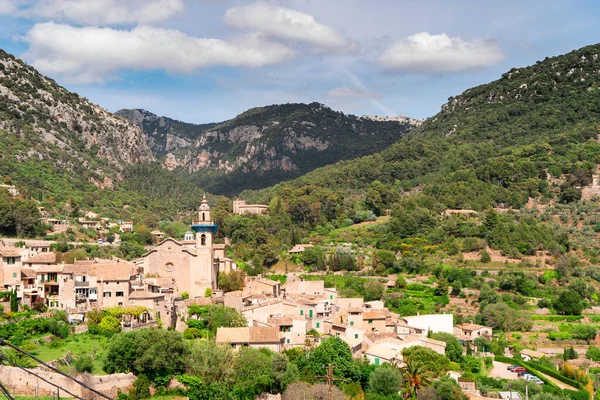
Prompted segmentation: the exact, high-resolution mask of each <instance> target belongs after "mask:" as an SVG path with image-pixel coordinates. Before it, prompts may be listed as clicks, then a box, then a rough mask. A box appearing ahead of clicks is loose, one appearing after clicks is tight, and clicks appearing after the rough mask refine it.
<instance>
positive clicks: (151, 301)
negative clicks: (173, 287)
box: [128, 290, 172, 325]
mask: <svg viewBox="0 0 600 400" xmlns="http://www.w3.org/2000/svg"><path fill="white" fill-rule="evenodd" d="M165 297H166V296H165V294H163V293H152V292H148V291H147V290H136V291H133V292H132V293H131V294H130V295H129V304H128V305H129V306H131V307H136V306H142V307H146V308H147V309H149V310H152V313H150V314H147V315H144V316H142V320H141V321H139V322H141V323H144V322H149V321H151V320H153V319H154V316H156V319H161V320H164V322H165V323H167V325H171V320H172V315H171V313H172V310H171V307H170V306H168V305H167V303H166V302H165Z"/></svg>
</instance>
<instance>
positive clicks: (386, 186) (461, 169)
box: [244, 45, 600, 213]
mask: <svg viewBox="0 0 600 400" xmlns="http://www.w3.org/2000/svg"><path fill="white" fill-rule="evenodd" d="M599 53H600V46H599V45H595V46H588V47H584V48H582V49H580V50H576V51H573V52H571V53H569V54H566V55H564V56H558V57H553V58H547V59H545V60H544V61H541V62H538V63H537V64H536V65H534V66H531V67H526V68H519V69H512V70H511V71H509V72H507V73H506V74H504V75H503V77H502V78H501V79H500V80H497V81H494V82H491V83H489V84H485V85H481V86H478V87H475V88H472V89H469V90H467V91H465V92H464V93H463V94H461V95H459V96H456V97H452V98H450V99H449V102H448V103H447V104H445V105H444V106H443V107H442V111H441V112H440V113H438V114H437V115H435V116H433V117H432V118H430V119H428V120H427V121H426V122H425V123H424V124H423V125H422V126H421V127H419V128H417V129H415V130H414V131H412V132H411V133H410V134H409V135H408V137H407V138H406V139H405V140H401V141H399V142H398V143H395V144H394V145H392V146H390V147H389V148H387V149H385V150H384V151H382V152H380V153H378V154H375V155H371V156H367V157H363V158H361V159H358V160H353V161H347V162H341V163H338V164H335V165H331V166H327V167H325V168H321V169H318V170H315V171H313V172H311V173H309V174H307V175H305V176H303V177H301V178H299V179H297V180H294V181H291V182H285V183H282V184H280V185H277V186H275V187H274V188H271V189H266V190H263V191H260V192H254V193H245V194H244V195H245V196H249V197H252V198H253V199H257V200H262V201H267V200H268V199H270V198H273V197H275V196H277V195H283V196H284V197H285V198H289V197H290V196H293V194H294V193H296V192H306V191H310V190H311V189H310V188H311V187H320V188H324V189H326V190H331V192H332V193H333V192H339V191H340V190H343V191H345V192H346V193H347V194H354V195H356V196H359V197H360V198H361V199H363V200H365V199H366V201H367V203H369V202H371V203H372V202H373V200H369V197H372V196H375V197H376V198H377V199H376V200H375V203H380V206H378V207H375V206H374V205H371V206H370V207H371V208H372V209H373V210H374V211H376V212H378V213H380V212H381V211H382V209H385V208H391V206H392V205H393V203H394V202H395V201H396V199H397V196H386V193H387V192H390V193H398V192H400V193H404V194H406V193H410V192H411V191H412V192H420V193H421V197H422V198H424V199H427V201H428V202H430V203H431V204H433V203H436V204H437V207H438V208H461V209H476V210H483V209H485V208H487V207H490V206H495V205H501V206H506V207H513V208H520V207H522V206H523V205H525V204H526V203H527V201H528V199H529V197H534V198H538V197H541V198H544V199H546V200H551V199H555V198H556V199H559V200H560V199H562V200H563V201H569V200H572V199H574V198H577V197H578V195H579V194H578V192H577V190H572V187H573V186H581V185H587V184H589V183H591V172H592V171H593V170H594V168H595V166H596V164H597V163H598V157H599V154H600V152H599V150H600V146H599V144H598V140H597V138H598V133H599V131H598V126H599V122H600V96H599V95H598V94H599V93H600V92H599V90H600V88H599V83H600V60H599V59H598V54H599ZM564 175H568V176H569V177H568V178H567V179H563V180H562V182H565V183H566V184H565V185H562V186H561V187H560V189H556V188H553V187H552V185H551V182H553V179H558V178H565V176H564ZM555 192H556V193H555ZM379 198H381V200H379Z"/></svg>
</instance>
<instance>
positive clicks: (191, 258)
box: [142, 196, 233, 298]
mask: <svg viewBox="0 0 600 400" xmlns="http://www.w3.org/2000/svg"><path fill="white" fill-rule="evenodd" d="M192 231H193V232H191V231H188V232H186V234H185V237H184V240H183V241H177V240H174V239H171V238H169V239H165V240H163V241H162V242H160V243H159V244H158V245H157V246H156V247H154V248H153V249H152V250H151V251H149V252H148V253H146V254H145V255H143V256H142V260H143V261H142V266H143V268H144V275H145V277H146V278H158V279H160V281H162V282H164V283H165V284H166V285H164V286H169V287H171V288H172V289H173V294H174V295H175V297H179V296H181V294H182V293H184V292H187V293H188V294H189V296H190V298H194V297H204V295H205V293H206V289H211V290H215V289H217V288H218V286H217V281H218V276H219V272H225V273H229V272H231V270H232V269H233V264H232V262H231V259H229V258H227V257H226V254H225V245H223V244H213V235H215V234H216V232H217V225H216V224H215V223H214V221H213V219H212V218H211V215H210V206H209V205H208V201H207V200H206V196H205V197H204V198H203V199H202V203H201V204H200V207H199V208H198V220H197V221H194V222H193V224H192ZM161 286H162V285H161Z"/></svg>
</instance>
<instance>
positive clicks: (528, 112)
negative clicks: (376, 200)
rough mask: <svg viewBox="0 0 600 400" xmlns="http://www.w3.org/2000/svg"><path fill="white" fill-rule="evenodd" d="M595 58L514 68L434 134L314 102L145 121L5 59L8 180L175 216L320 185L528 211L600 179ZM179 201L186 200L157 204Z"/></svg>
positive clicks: (575, 55) (459, 99) (1, 133)
mask: <svg viewBox="0 0 600 400" xmlns="http://www.w3.org/2000/svg"><path fill="white" fill-rule="evenodd" d="M599 53H600V46H598V45H593V46H587V47H584V48H582V49H579V50H575V51H572V52H570V53H568V54H566V55H562V56H557V57H552V58H546V59H545V60H543V61H539V62H538V63H536V64H535V65H533V66H530V67H523V68H513V69H511V70H510V71H507V72H506V73H505V74H503V75H502V77H501V78H500V79H498V80H496V81H494V82H490V83H488V84H484V85H480V86H477V87H474V88H471V89H468V90H466V91H465V92H464V93H462V94H459V95H456V96H454V97H451V98H450V99H449V100H448V102H447V103H446V104H444V105H443V106H442V109H441V111H440V112H439V113H438V114H436V115H435V116H433V117H431V118H429V119H427V120H426V121H425V122H422V121H419V120H413V119H410V118H395V119H385V118H375V117H357V116H353V115H345V114H343V113H341V112H337V111H334V110H332V109H330V108H329V107H327V106H325V105H323V104H319V103H311V104H282V105H272V106H266V107H257V108H253V109H250V110H248V111H246V112H244V113H242V114H240V115H238V116H237V117H235V118H233V119H231V120H229V121H224V122H215V123H208V124H190V123H185V122H181V121H176V120H174V119H170V118H167V117H159V116H156V115H155V114H152V113H150V112H148V111H144V110H136V109H132V110H121V111H119V112H117V113H115V114H112V113H110V112H108V111H107V110H105V109H103V108H101V107H99V106H97V105H94V104H93V103H91V102H90V101H88V100H87V99H85V98H83V97H81V96H79V95H77V94H74V93H71V92H69V91H67V90H66V89H64V88H62V87H61V86H59V85H58V84H57V83H56V82H55V81H53V80H52V79H50V78H48V77H45V76H43V75H41V74H40V73H38V72H37V71H36V70H35V69H33V68H32V67H30V66H28V65H27V64H25V63H24V62H23V61H21V60H19V59H18V58H16V57H14V56H12V55H10V54H7V53H5V52H0V97H1V99H2V101H1V102H0V137H1V139H2V140H1V141H0V175H2V176H10V177H11V178H12V179H13V181H14V182H16V183H17V185H20V186H21V189H23V190H24V191H25V192H29V193H31V194H35V196H34V197H36V198H40V199H50V198H52V199H53V201H56V202H59V203H60V202H64V201H66V200H67V199H69V198H76V199H81V198H83V197H84V195H86V194H87V195H88V202H90V203H93V204H97V203H98V200H97V199H102V200H101V201H102V203H103V206H105V207H107V208H109V209H112V210H116V208H115V206H116V207H121V206H123V205H127V204H129V205H131V204H132V203H134V204H135V205H136V206H135V207H132V208H130V209H129V210H130V211H131V212H137V213H142V214H143V213H145V212H146V211H144V209H145V208H148V207H150V206H152V207H154V208H156V209H160V212H161V213H162V212H164V214H161V215H168V213H171V214H172V213H173V211H175V212H177V211H179V210H180V208H179V207H188V206H189V204H191V203H192V202H193V201H195V199H196V197H197V195H198V193H200V192H201V191H205V190H208V191H209V192H211V193H213V194H226V195H236V194H239V193H240V192H242V191H245V192H244V193H243V196H244V197H246V198H248V199H252V200H257V201H262V202H268V201H270V200H271V199H273V198H274V197H278V196H282V195H283V194H284V193H288V194H289V193H290V192H289V191H286V190H287V189H286V188H289V189H293V190H300V191H304V192H306V191H307V190H309V189H307V188H309V187H310V188H314V187H321V188H323V189H324V190H329V191H332V192H335V193H338V194H339V193H343V192H345V193H346V194H347V195H349V196H347V198H348V199H350V200H348V201H351V202H353V201H355V200H358V201H364V200H365V199H367V200H368V198H369V196H370V195H374V194H373V187H374V185H375V186H377V187H379V196H380V197H381V198H382V200H381V204H380V205H381V207H390V206H391V205H392V204H393V202H394V201H395V200H394V199H397V196H396V195H394V196H386V195H385V193H388V194H389V193H392V192H393V193H398V191H399V193H416V192H423V193H425V194H427V195H429V196H430V197H431V201H434V202H438V203H439V207H454V208H475V209H482V208H485V207H488V206H492V205H504V206H511V207H518V206H521V205H523V204H524V203H525V202H527V200H528V199H529V198H530V197H536V196H539V195H542V196H550V195H551V194H550V193H549V190H550V192H551V191H554V193H558V194H560V193H562V192H564V188H552V187H551V188H550V189H548V188H546V183H545V184H543V185H542V184H541V183H540V179H542V178H543V177H545V176H546V175H548V174H549V175H550V176H553V177H556V178H560V177H561V176H564V175H565V174H566V175H569V174H573V173H574V172H575V171H577V170H578V169H584V170H587V171H592V170H593V169H594V168H595V165H596V164H597V162H598V161H599V160H597V159H596V158H597V157H598V156H597V154H598V153H599V151H598V149H597V147H598V144H597V136H598V133H599V132H598V126H599V123H600V96H598V93H600V92H599V91H600V87H599V83H600V60H598V54H599ZM273 185H275V186H273ZM379 185H383V186H379ZM382 187H383V188H382ZM311 190H312V189H311ZM309 191H310V190H309ZM369 191H370V192H369ZM369 193H370V194H369ZM173 195H175V197H177V198H179V199H186V201H181V200H180V201H179V202H180V203H181V205H177V204H175V203H176V202H174V203H172V204H170V205H167V204H162V203H160V202H161V201H163V202H164V201H165V200H164V197H165V196H173ZM89 197H93V198H95V199H96V201H92V199H89ZM144 199H151V200H144ZM361 199H362V200H361ZM287 201H291V200H290V199H289V198H288V199H287ZM159 204H160V205H159ZM351 206H352V205H351ZM118 212H119V213H121V214H122V213H123V211H122V210H121V211H118Z"/></svg>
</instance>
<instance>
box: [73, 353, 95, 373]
mask: <svg viewBox="0 0 600 400" xmlns="http://www.w3.org/2000/svg"><path fill="white" fill-rule="evenodd" d="M73 366H74V367H75V371H77V372H78V373H80V374H81V373H84V372H89V373H91V372H92V370H93V369H94V362H93V361H92V357H90V356H88V355H85V354H82V355H80V356H79V357H77V358H76V359H75V362H73Z"/></svg>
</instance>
